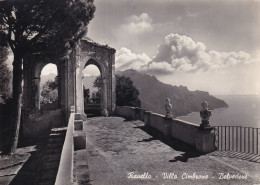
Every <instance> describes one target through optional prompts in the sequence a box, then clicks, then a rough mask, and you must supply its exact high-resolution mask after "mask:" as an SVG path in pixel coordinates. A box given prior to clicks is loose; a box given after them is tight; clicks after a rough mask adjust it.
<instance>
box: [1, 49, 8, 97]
mask: <svg viewBox="0 0 260 185" xmlns="http://www.w3.org/2000/svg"><path fill="white" fill-rule="evenodd" d="M7 56H8V49H7V48H6V47H1V46H0V97H1V96H2V97H4V98H6V97H8V96H9V90H10V88H9V82H10V79H11V72H10V70H9V69H8V67H7V64H6V63H5V61H6V59H7Z"/></svg>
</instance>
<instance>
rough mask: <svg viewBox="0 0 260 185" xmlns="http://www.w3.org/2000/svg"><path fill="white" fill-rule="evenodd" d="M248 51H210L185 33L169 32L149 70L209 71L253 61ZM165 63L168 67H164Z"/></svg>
mask: <svg viewBox="0 0 260 185" xmlns="http://www.w3.org/2000/svg"><path fill="white" fill-rule="evenodd" d="M252 62H253V60H252V59H251V57H250V55H249V54H248V53H246V52H243V51H240V52H218V51H214V50H210V51H208V50H207V48H206V46H205V45H204V44H203V43H201V42H196V41H194V40H193V39H192V38H190V37H187V36H185V35H179V34H169V35H167V36H166V37H165V39H164V41H163V43H162V44H160V46H159V47H158V50H157V55H156V56H155V57H154V58H153V60H152V61H151V62H150V63H149V65H148V68H147V70H148V71H149V70H151V71H152V72H155V73H158V74H162V73H169V72H174V71H184V72H195V71H209V70H216V69H219V68H224V67H228V66H232V65H238V64H246V63H252ZM158 64H163V65H164V66H165V67H166V68H165V69H164V71H163V69H162V66H161V65H158Z"/></svg>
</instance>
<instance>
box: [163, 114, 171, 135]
mask: <svg viewBox="0 0 260 185" xmlns="http://www.w3.org/2000/svg"><path fill="white" fill-rule="evenodd" d="M171 124H172V119H169V118H164V132H163V134H164V135H165V136H166V137H168V138H170V137H171V129H172V128H171Z"/></svg>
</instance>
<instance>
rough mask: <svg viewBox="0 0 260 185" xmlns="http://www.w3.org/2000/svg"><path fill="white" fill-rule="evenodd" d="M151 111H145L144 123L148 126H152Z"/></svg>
mask: <svg viewBox="0 0 260 185" xmlns="http://www.w3.org/2000/svg"><path fill="white" fill-rule="evenodd" d="M151 113H152V112H151V111H145V112H144V125H145V126H146V127H148V126H150V116H151Z"/></svg>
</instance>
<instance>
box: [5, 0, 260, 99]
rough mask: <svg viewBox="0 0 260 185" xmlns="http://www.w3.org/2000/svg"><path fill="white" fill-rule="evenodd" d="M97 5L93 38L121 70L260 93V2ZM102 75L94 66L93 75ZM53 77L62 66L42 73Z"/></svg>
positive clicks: (120, 0) (102, 1) (164, 0)
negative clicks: (113, 54)
mask: <svg viewBox="0 0 260 185" xmlns="http://www.w3.org/2000/svg"><path fill="white" fill-rule="evenodd" d="M94 4H95V6H96V12H95V17H94V19H93V20H91V22H90V24H89V26H88V34H87V36H88V37H90V38H91V39H93V40H94V41H95V42H97V43H100V44H104V45H109V46H110V47H113V48H115V49H116V57H115V67H116V70H117V71H123V70H126V69H135V70H137V71H140V72H144V73H147V74H150V75H154V76H156V77H157V78H158V79H159V80H160V81H162V82H163V83H167V84H171V85H177V86H179V85H183V86H187V87H188V89H189V90H203V91H207V92H209V93H211V94H213V95H223V94H260V0H94ZM12 57H13V56H11V55H10V56H9V61H12ZM10 64H11V62H10ZM97 71H98V70H97V68H95V67H93V66H88V70H87V73H88V74H87V75H95V74H96V73H97ZM49 73H57V69H56V66H54V65H51V64H49V65H48V66H46V67H45V68H44V70H43V71H42V74H43V75H47V74H49ZM98 73H99V72H98Z"/></svg>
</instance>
